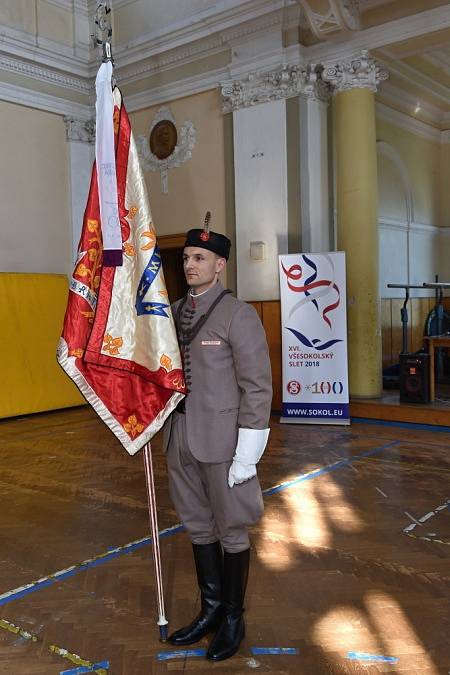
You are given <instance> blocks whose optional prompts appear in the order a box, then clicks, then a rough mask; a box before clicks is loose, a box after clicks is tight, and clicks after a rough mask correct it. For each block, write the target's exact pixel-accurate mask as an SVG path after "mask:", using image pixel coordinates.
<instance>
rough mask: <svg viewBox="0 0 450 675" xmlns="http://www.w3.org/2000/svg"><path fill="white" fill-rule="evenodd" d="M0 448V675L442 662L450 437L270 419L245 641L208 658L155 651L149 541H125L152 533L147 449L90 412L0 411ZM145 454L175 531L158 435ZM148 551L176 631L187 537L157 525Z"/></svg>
mask: <svg viewBox="0 0 450 675" xmlns="http://www.w3.org/2000/svg"><path fill="white" fill-rule="evenodd" d="M0 444H1V448H0V469H1V470H0V496H1V500H0V505H1V507H0V509H1V510H0V536H1V548H0V673H5V674H8V675H53V674H55V675H56V674H59V673H70V674H71V675H75V674H77V675H78V674H81V673H82V672H97V673H107V675H149V674H153V673H170V672H174V673H180V672H191V671H192V672H195V673H198V674H204V675H206V674H208V675H210V673H212V672H220V673H226V674H228V673H231V674H243V673H250V672H256V673H258V672H259V673H265V674H267V673H269V674H280V675H281V674H282V673H283V674H285V673H288V674H292V675H298V674H300V675H301V674H305V675H322V674H325V673H326V674H328V675H330V674H344V673H349V674H358V673H364V674H368V675H376V674H378V673H404V674H405V675H436V674H441V673H442V674H444V673H445V674H447V673H448V672H449V671H450V646H449V635H450V630H449V629H450V617H449V597H450V588H449V578H450V511H449V505H450V503H449V498H450V494H449V477H450V434H449V433H447V432H445V431H444V432H439V431H435V432H430V431H427V430H420V429H417V428H407V429H405V428H402V427H396V426H381V425H380V426H378V425H374V424H359V423H356V424H353V425H352V426H351V427H329V426H328V427H312V426H306V425H305V426H303V425H297V424H293V425H288V424H283V425H279V424H278V422H277V420H276V419H274V420H273V430H272V435H271V440H270V447H269V448H268V450H267V452H266V455H265V457H264V459H263V461H262V463H261V466H260V477H261V482H262V485H263V488H264V489H266V490H269V494H267V495H266V498H265V503H266V511H265V515H264V517H263V519H262V520H261V522H260V524H259V525H258V527H255V528H254V529H253V530H252V544H253V553H252V567H251V575H250V581H249V588H248V593H247V600H246V608H247V611H246V621H247V636H246V639H245V641H244V643H243V644H242V647H241V649H240V651H239V653H238V654H237V655H236V656H235V657H234V658H233V659H230V660H228V661H225V662H222V663H218V664H210V663H208V662H207V661H205V660H204V659H203V658H202V657H201V656H193V657H185V658H165V657H169V656H170V652H172V648H171V647H169V646H167V645H163V644H161V643H160V642H159V640H158V630H157V628H156V625H155V599H154V583H153V571H152V562H151V558H150V554H151V550H150V546H148V545H146V542H143V544H142V545H140V544H135V545H132V546H129V547H126V546H125V545H126V544H129V543H130V542H136V541H138V540H140V539H142V538H143V537H146V535H147V534H148V525H147V505H146V494H145V486H144V472H143V466H142V457H141V456H140V455H139V456H136V457H134V458H130V457H128V456H127V455H126V453H125V452H124V451H123V450H122V448H121V447H120V446H119V443H118V442H116V440H115V439H114V437H113V436H112V435H111V434H110V432H109V431H108V430H107V429H106V427H104V425H103V423H102V422H100V420H99V419H98V418H97V416H96V415H95V413H93V412H92V411H91V410H90V409H89V408H87V407H84V408H77V409H72V410H68V411H64V412H55V413H48V414H43V415H35V416H30V417H26V418H23V419H14V420H6V421H3V422H1V423H0ZM153 452H154V461H155V472H156V475H157V483H158V502H159V521H160V522H159V525H160V528H161V529H163V528H170V527H172V526H174V525H176V524H177V523H178V519H177V516H176V514H175V512H174V510H173V508H172V506H171V504H170V501H169V497H168V491H167V480H166V470H165V463H164V458H163V456H162V454H161V445H160V439H158V438H156V439H155V442H154V443H153ZM283 482H284V484H282V485H281V487H280V488H279V489H278V490H275V491H270V488H272V487H274V486H276V485H279V484H280V483H283ZM161 550H162V559H163V567H164V581H165V596H166V605H167V616H168V618H169V620H170V626H171V628H172V629H173V628H175V627H178V626H180V625H182V624H183V623H184V622H187V621H189V620H190V619H191V617H192V615H193V613H194V612H195V610H196V606H197V605H198V596H197V592H196V585H195V582H194V570H193V563H192V559H191V551H190V544H189V541H188V538H187V535H186V534H185V533H184V532H177V533H173V532H172V531H170V530H169V532H168V535H167V536H166V537H164V538H162V539H161ZM108 551H109V556H108V555H106V556H105V554H107V553H108ZM83 561H90V562H84V564H83ZM68 568H69V570H68ZM61 570H66V571H65V572H62V573H61V574H59V575H56V576H55V573H57V572H59V571H61ZM206 646H207V640H203V641H202V642H201V643H200V644H199V645H196V646H194V648H195V649H204V648H205V647H206ZM254 648H279V649H290V650H291V653H281V654H264V653H263V654H258V653H257V654H255V653H253V652H252V649H254ZM369 657H371V658H369ZM80 663H81V664H83V663H84V664H85V668H84V669H83V668H82V667H80V665H79V664H80ZM86 664H87V665H86ZM92 664H97V665H96V666H95V668H94V670H92ZM102 664H103V665H102Z"/></svg>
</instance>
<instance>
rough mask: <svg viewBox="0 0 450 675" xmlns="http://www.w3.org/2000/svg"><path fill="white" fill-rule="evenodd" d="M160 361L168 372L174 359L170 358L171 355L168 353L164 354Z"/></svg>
mask: <svg viewBox="0 0 450 675" xmlns="http://www.w3.org/2000/svg"><path fill="white" fill-rule="evenodd" d="M159 362H160V364H161V365H162V367H163V368H164V370H166V371H167V372H169V371H170V370H172V359H171V358H170V356H167V354H163V355H162V356H161V358H160V359H159Z"/></svg>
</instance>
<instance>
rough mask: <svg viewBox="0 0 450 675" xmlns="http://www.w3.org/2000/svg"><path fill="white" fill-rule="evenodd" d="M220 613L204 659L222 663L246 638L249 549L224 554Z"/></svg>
mask: <svg viewBox="0 0 450 675" xmlns="http://www.w3.org/2000/svg"><path fill="white" fill-rule="evenodd" d="M223 560H224V570H223V586H224V588H223V614H222V621H221V623H220V626H219V630H218V631H217V633H216V634H215V636H214V638H213V639H212V642H211V644H210V646H209V649H208V651H207V654H206V658H207V659H209V660H210V661H223V660H224V659H228V658H230V656H233V654H235V653H236V652H237V650H238V649H239V645H240V643H241V641H242V639H243V637H244V635H245V625H244V596H245V589H246V587H247V578H248V567H249V562H250V549H249V548H248V549H246V550H245V551H240V552H239V553H227V551H225V554H224V559H223Z"/></svg>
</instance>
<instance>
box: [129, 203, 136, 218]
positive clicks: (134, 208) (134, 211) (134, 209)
mask: <svg viewBox="0 0 450 675" xmlns="http://www.w3.org/2000/svg"><path fill="white" fill-rule="evenodd" d="M138 211H139V209H138V207H137V206H131V207H130V210H129V211H128V216H127V218H134V216H135V215H136V213H137V212H138Z"/></svg>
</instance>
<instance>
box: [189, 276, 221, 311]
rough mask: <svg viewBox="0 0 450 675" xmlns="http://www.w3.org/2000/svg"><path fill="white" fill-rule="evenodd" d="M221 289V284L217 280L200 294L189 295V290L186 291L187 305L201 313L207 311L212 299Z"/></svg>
mask: <svg viewBox="0 0 450 675" xmlns="http://www.w3.org/2000/svg"><path fill="white" fill-rule="evenodd" d="M223 290H224V288H223V286H222V284H221V283H220V281H218V282H217V283H216V284H214V286H211V288H209V289H208V290H207V291H206V292H205V293H201V294H200V295H191V292H190V291H188V301H187V305H188V307H189V308H190V309H195V310H196V311H200V312H202V314H203V313H204V312H207V311H208V309H209V308H210V307H211V305H212V303H213V302H214V300H215V299H216V298H217V297H218V296H219V295H220V294H221V293H222V291H223Z"/></svg>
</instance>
